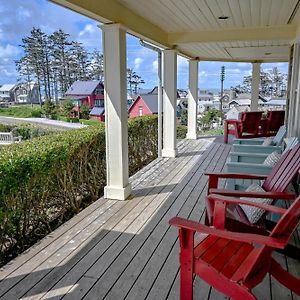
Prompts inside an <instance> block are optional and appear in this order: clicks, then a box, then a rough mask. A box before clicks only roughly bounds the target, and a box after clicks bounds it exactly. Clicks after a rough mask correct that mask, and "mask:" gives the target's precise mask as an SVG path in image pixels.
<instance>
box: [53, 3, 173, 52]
mask: <svg viewBox="0 0 300 300" xmlns="http://www.w3.org/2000/svg"><path fill="white" fill-rule="evenodd" d="M50 1H51V2H54V3H56V4H59V5H61V6H63V7H66V8H69V9H71V10H73V11H76V12H78V13H81V14H83V15H85V16H87V17H90V18H92V19H95V20H97V21H99V22H101V23H105V24H107V23H119V24H122V25H123V26H124V27H125V28H126V31H127V32H129V33H131V34H133V35H135V36H138V37H139V38H142V39H146V40H148V41H151V42H153V43H155V44H157V45H159V46H162V47H166V48H170V47H171V45H169V44H168V34H167V32H165V31H163V30H162V29H161V28H159V27H158V26H156V25H154V24H153V23H151V22H149V21H147V20H146V19H144V18H143V17H141V16H139V15H137V14H135V13H134V12H133V11H131V10H130V9H128V8H127V7H125V6H123V5H122V4H120V3H119V2H118V1H116V0H109V1H107V0H97V1H95V0H85V1H82V0H69V1H66V0H50ZM108 2H109V3H108Z"/></svg>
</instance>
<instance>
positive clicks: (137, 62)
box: [134, 57, 144, 71]
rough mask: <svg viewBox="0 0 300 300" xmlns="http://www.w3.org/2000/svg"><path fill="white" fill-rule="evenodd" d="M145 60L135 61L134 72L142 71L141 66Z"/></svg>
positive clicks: (138, 59)
mask: <svg viewBox="0 0 300 300" xmlns="http://www.w3.org/2000/svg"><path fill="white" fill-rule="evenodd" d="M143 61H144V59H142V58H141V57H137V58H135V59H134V70H135V71H138V70H139V69H140V66H141V64H142V63H143Z"/></svg>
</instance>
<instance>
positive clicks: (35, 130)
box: [0, 123, 58, 149]
mask: <svg viewBox="0 0 300 300" xmlns="http://www.w3.org/2000/svg"><path fill="white" fill-rule="evenodd" d="M11 131H12V133H13V135H14V136H21V137H22V140H29V139H32V138H35V137H39V136H43V135H48V134H53V133H56V132H57V131H58V130H53V129H50V128H45V127H41V126H38V125H32V124H28V123H25V124H15V125H6V124H0V132H11ZM1 149H2V148H1Z"/></svg>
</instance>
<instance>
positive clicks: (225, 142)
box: [224, 121, 228, 144]
mask: <svg viewBox="0 0 300 300" xmlns="http://www.w3.org/2000/svg"><path fill="white" fill-rule="evenodd" d="M227 143H228V124H227V122H226V121H225V122H224V144H227Z"/></svg>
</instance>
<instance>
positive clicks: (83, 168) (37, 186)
mask: <svg viewBox="0 0 300 300" xmlns="http://www.w3.org/2000/svg"><path fill="white" fill-rule="evenodd" d="M156 124H157V119H156V118H155V117H144V118H136V119H133V120H130V121H129V123H128V131H129V139H128V140H129V162H130V174H133V173H134V172H136V171H137V170H138V169H139V168H141V167H142V166H143V165H145V164H147V163H148V162H150V161H151V160H152V159H154V158H155V157H156V132H157V126H156ZM105 168H106V164H105V129H104V124H102V123H99V124H98V125H94V126H89V127H86V128H83V129H77V130H70V131H65V132H61V133H56V134H53V135H49V136H43V137H39V138H35V139H32V140H29V141H25V142H23V143H19V144H12V145H10V146H7V147H3V148H1V151H0V264H1V263H5V262H6V261H7V260H8V257H9V258H11V257H12V253H13V254H14V255H15V254H17V253H19V252H20V251H23V250H24V249H25V248H27V247H28V246H30V245H31V244H33V243H34V242H35V241H37V239H39V238H41V237H43V236H45V235H46V234H47V233H48V232H50V231H51V230H53V229H54V228H56V227H57V226H58V225H60V224H61V223H62V222H64V221H65V220H67V219H69V218H70V217H71V216H72V215H74V214H75V213H78V212H79V211H80V210H81V209H82V208H84V207H86V205H88V204H89V203H91V202H92V201H95V200H96V199H98V198H99V197H100V196H101V195H102V191H103V187H104V185H105V182H106V170H105Z"/></svg>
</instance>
